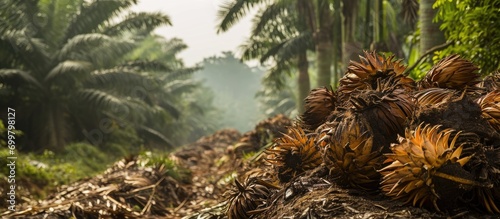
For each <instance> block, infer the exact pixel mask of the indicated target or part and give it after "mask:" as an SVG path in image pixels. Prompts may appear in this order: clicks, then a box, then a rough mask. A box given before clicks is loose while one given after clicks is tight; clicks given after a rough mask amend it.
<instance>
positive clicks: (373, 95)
mask: <svg viewBox="0 0 500 219" xmlns="http://www.w3.org/2000/svg"><path fill="white" fill-rule="evenodd" d="M350 102H351V103H352V105H353V107H354V108H355V109H356V110H357V111H358V112H361V113H362V114H363V115H364V116H365V117H366V118H367V119H368V120H369V122H370V123H373V124H372V125H371V126H372V128H373V129H375V128H376V129H377V130H376V133H374V134H380V135H381V137H384V138H387V140H385V141H384V142H395V141H396V138H397V135H398V134H400V135H402V134H403V133H404V128H405V127H406V123H407V120H408V118H409V117H411V116H412V114H413V110H414V108H415V104H414V101H413V98H412V97H411V96H410V95H408V94H407V93H406V92H405V91H404V90H403V89H395V90H393V91H391V90H382V91H372V90H366V91H363V92H360V93H359V95H355V96H351V98H350ZM374 131H375V130H374ZM384 142H380V143H382V144H385V143H384ZM382 146H385V145H382ZM386 146H387V147H388V146H389V145H388V144H387V145H386Z"/></svg>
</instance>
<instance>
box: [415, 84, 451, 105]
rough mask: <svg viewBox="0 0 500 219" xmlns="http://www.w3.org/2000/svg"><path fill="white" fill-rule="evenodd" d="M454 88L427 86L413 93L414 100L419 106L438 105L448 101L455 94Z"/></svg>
mask: <svg viewBox="0 0 500 219" xmlns="http://www.w3.org/2000/svg"><path fill="white" fill-rule="evenodd" d="M457 95H458V92H457V91H455V90H450V89H444V88H429V89H425V90H421V91H418V92H416V93H415V98H416V102H417V104H418V105H419V106H439V105H441V104H445V103H448V102H450V101H451V100H452V97H454V96H457Z"/></svg>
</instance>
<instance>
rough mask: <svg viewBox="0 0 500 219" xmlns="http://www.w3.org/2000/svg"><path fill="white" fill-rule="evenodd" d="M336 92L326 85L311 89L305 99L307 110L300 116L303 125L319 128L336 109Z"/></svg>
mask: <svg viewBox="0 0 500 219" xmlns="http://www.w3.org/2000/svg"><path fill="white" fill-rule="evenodd" d="M335 95H336V94H335V93H334V92H333V91H331V90H330V89H328V88H326V87H321V88H315V89H313V90H311V92H310V93H309V95H308V96H307V97H306V99H305V112H304V114H302V115H301V116H300V120H301V121H302V123H303V127H305V128H307V129H309V130H314V129H316V128H318V126H320V125H321V124H322V123H323V122H325V120H326V118H327V117H328V116H329V115H330V114H331V113H332V111H333V110H334V109H335V101H336V97H335Z"/></svg>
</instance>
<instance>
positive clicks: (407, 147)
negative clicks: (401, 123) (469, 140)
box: [380, 124, 475, 211]
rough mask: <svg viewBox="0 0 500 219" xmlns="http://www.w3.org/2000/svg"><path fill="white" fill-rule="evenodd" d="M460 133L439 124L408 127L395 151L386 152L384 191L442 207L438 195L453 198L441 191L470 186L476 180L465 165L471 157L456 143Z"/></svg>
mask: <svg viewBox="0 0 500 219" xmlns="http://www.w3.org/2000/svg"><path fill="white" fill-rule="evenodd" d="M452 135H454V137H453V138H452V139H451V140H450V138H451V137H452ZM458 136H459V133H455V131H454V130H453V129H443V130H440V126H439V125H436V126H431V125H424V124H420V125H419V126H417V127H416V129H414V130H412V129H407V131H406V134H405V137H404V138H403V137H401V138H400V139H399V143H398V144H394V145H392V147H391V150H392V153H390V154H386V156H387V158H388V159H387V160H386V162H387V163H388V164H389V165H388V166H386V167H384V168H382V169H381V170H380V172H381V174H382V175H383V181H382V182H381V188H382V191H383V192H384V193H385V194H386V195H387V196H390V197H394V198H395V199H402V200H404V201H405V203H407V204H408V203H411V204H413V205H414V206H420V207H422V206H423V205H424V204H429V205H432V206H433V207H434V208H435V209H436V210H438V211H439V210H440V206H439V205H438V200H439V199H452V197H446V196H441V195H440V194H442V193H444V192H446V194H447V195H454V196H459V195H460V193H463V192H465V189H470V186H472V185H475V182H474V181H473V180H472V175H471V174H469V173H468V172H466V171H465V170H464V169H463V168H462V166H464V164H466V163H467V162H468V161H469V160H470V158H471V157H470V156H467V157H462V149H463V146H461V145H459V146H457V145H455V143H456V140H457V138H458ZM450 190H451V191H450ZM448 201H450V200H448ZM450 202H451V201H450Z"/></svg>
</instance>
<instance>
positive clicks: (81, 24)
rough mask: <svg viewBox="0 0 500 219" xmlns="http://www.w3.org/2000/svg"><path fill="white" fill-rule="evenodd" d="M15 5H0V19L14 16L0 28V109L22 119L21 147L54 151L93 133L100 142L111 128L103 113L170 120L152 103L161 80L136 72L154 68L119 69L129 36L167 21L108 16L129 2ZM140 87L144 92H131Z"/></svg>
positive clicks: (163, 107)
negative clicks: (153, 115)
mask: <svg viewBox="0 0 500 219" xmlns="http://www.w3.org/2000/svg"><path fill="white" fill-rule="evenodd" d="M21 2H23V3H19V2H18V1H7V2H6V4H8V5H9V7H6V8H0V9H1V10H2V11H1V12H0V14H1V15H2V16H5V15H7V14H9V13H11V12H9V11H10V10H13V11H16V12H17V13H18V14H19V16H17V17H13V18H12V19H8V20H7V22H5V24H2V27H3V28H0V29H1V30H2V32H1V36H0V44H1V45H2V46H1V47H0V56H1V57H2V59H1V60H0V68H1V69H0V94H1V96H2V102H1V105H2V106H10V107H12V108H15V109H16V110H17V111H18V113H19V115H23V116H22V117H19V119H18V120H17V122H18V123H17V124H18V126H16V127H17V128H20V129H22V130H23V131H24V132H25V133H26V139H29V141H28V142H27V145H26V147H27V148H30V149H35V148H38V149H40V148H51V149H54V150H57V149H61V148H62V147H63V146H64V145H65V144H66V143H67V142H68V141H72V140H74V139H79V138H82V137H87V139H89V138H91V139H94V140H95V139H97V137H96V135H93V136H91V135H92V134H95V133H98V132H94V131H101V136H98V137H100V139H101V140H102V133H106V131H107V130H108V129H109V127H110V126H112V125H113V124H112V123H109V122H106V121H108V120H103V118H105V116H111V117H115V118H123V119H125V120H128V121H140V120H141V116H142V115H145V114H147V113H146V112H148V113H159V114H161V113H163V112H165V111H166V112H169V113H170V114H173V115H175V110H174V107H173V106H172V105H171V104H169V103H168V102H166V101H164V100H163V99H161V98H160V97H161V95H162V92H161V91H162V86H161V81H159V80H157V79H155V78H154V77H152V76H151V75H148V74H147V73H143V72H142V69H147V68H152V67H153V66H154V67H158V65H153V64H152V63H147V62H139V61H137V62H128V63H121V64H120V59H121V58H122V57H123V55H124V54H126V53H127V52H130V51H132V50H133V49H134V48H135V42H136V41H137V40H136V39H134V37H133V36H138V35H141V34H147V33H149V32H151V31H152V30H153V29H154V28H156V27H158V26H161V25H169V24H170V19H169V18H168V16H166V15H163V14H159V13H128V14H127V15H126V16H125V18H124V19H121V20H120V19H117V18H116V17H117V15H118V14H120V13H123V12H125V11H126V9H127V8H129V7H130V6H132V5H133V4H135V3H136V0H107V1H99V0H94V1H83V0H79V1H64V0H59V1H58V0H53V1H37V0H30V1H21ZM19 12H21V13H19ZM33 15H37V16H38V17H35V18H34V17H33ZM130 33H132V35H131V34H130ZM141 89H145V90H146V92H142V93H139V92H136V91H137V90H141ZM155 92H158V93H159V94H154V93H155ZM82 130H83V132H82ZM93 143H99V141H97V142H93Z"/></svg>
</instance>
